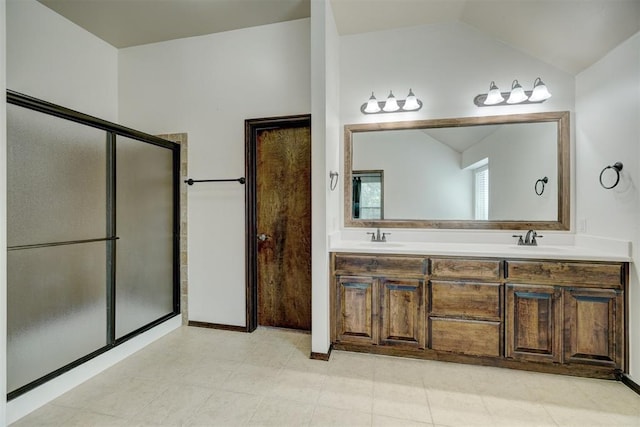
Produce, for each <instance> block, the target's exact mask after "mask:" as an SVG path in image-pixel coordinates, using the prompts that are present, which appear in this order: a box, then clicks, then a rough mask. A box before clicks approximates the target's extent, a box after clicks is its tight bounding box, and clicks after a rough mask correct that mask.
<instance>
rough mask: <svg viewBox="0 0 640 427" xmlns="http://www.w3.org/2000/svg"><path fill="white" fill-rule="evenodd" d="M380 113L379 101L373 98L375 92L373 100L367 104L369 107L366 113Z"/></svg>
mask: <svg viewBox="0 0 640 427" xmlns="http://www.w3.org/2000/svg"><path fill="white" fill-rule="evenodd" d="M378 111H380V106H379V105H378V100H377V99H376V97H375V96H373V92H371V98H369V101H368V102H367V106H366V107H365V109H364V112H365V113H377V112H378Z"/></svg>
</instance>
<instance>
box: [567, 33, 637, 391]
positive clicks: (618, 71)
mask: <svg viewBox="0 0 640 427" xmlns="http://www.w3.org/2000/svg"><path fill="white" fill-rule="evenodd" d="M616 161H622V162H623V164H624V169H623V171H622V172H623V179H622V182H621V184H619V186H618V187H616V189H613V190H605V189H604V188H602V187H601V186H600V183H599V181H598V177H599V175H600V171H601V170H602V169H603V168H604V167H605V166H607V165H611V164H613V163H615V162H616ZM639 166H640V33H638V34H636V35H634V36H633V37H631V38H630V39H629V40H627V41H625V42H624V43H622V44H621V45H620V46H618V47H617V48H615V49H614V50H612V51H611V52H609V53H608V54H607V55H606V56H605V57H604V58H603V59H601V60H600V61H599V62H597V63H596V64H594V65H592V66H591V67H589V68H587V69H586V70H584V71H583V72H581V73H580V74H578V76H577V77H576V169H577V170H576V180H577V182H578V185H577V218H578V222H579V224H580V223H581V224H582V225H583V227H584V230H583V232H584V233H585V234H589V235H594V236H602V237H608V238H614V239H621V240H631V241H632V242H633V247H634V249H633V262H634V264H632V268H631V273H630V276H631V280H630V282H631V283H630V292H629V308H630V310H629V339H630V374H631V377H632V378H633V379H634V381H635V382H636V383H640V311H639V310H638V307H640V280H639V272H638V267H637V266H638V262H640V251H638V247H639V245H640V233H639V229H640V199H639V197H638V186H640V171H638V167H639ZM579 227H580V226H579Z"/></svg>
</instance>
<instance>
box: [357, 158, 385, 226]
mask: <svg viewBox="0 0 640 427" xmlns="http://www.w3.org/2000/svg"><path fill="white" fill-rule="evenodd" d="M383 176H384V171H381V170H372V171H353V173H352V183H353V191H352V195H353V201H352V206H353V218H358V219H384V191H383V190H384V179H383Z"/></svg>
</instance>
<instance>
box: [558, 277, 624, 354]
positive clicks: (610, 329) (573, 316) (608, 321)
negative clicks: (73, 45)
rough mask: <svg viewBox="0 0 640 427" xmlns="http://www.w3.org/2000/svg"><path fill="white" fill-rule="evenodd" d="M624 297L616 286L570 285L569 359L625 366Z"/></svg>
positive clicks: (567, 300) (567, 293) (567, 306)
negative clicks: (572, 287)
mask: <svg viewBox="0 0 640 427" xmlns="http://www.w3.org/2000/svg"><path fill="white" fill-rule="evenodd" d="M623 306H624V303H623V299H622V294H621V293H620V292H617V291H615V290H613V289H567V290H566V291H565V294H564V315H565V343H564V355H565V362H568V363H572V362H573V363H589V364H598V365H605V366H619V367H621V366H622V358H623V354H624V351H623V350H624V344H623V333H622V329H623V325H624V321H623V319H624V316H623Z"/></svg>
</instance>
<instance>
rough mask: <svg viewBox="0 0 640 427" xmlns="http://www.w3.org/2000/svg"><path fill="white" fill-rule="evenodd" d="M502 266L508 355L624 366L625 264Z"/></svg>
mask: <svg viewBox="0 0 640 427" xmlns="http://www.w3.org/2000/svg"><path fill="white" fill-rule="evenodd" d="M505 270H506V277H507V280H508V282H507V285H506V286H507V322H506V325H507V332H506V334H507V351H506V357H508V358H514V359H523V360H531V361H536V362H546V363H563V364H565V365H570V364H587V365H594V366H603V367H613V368H622V367H623V365H624V331H623V328H624V297H623V295H624V286H625V283H626V274H627V273H626V264H623V263H596V262H590V263H585V262H569V261H507V262H506V267H505ZM512 282H517V283H512ZM524 282H526V284H525V283H524Z"/></svg>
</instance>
